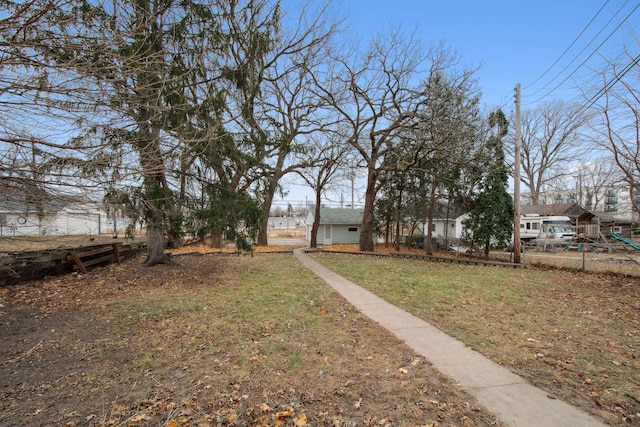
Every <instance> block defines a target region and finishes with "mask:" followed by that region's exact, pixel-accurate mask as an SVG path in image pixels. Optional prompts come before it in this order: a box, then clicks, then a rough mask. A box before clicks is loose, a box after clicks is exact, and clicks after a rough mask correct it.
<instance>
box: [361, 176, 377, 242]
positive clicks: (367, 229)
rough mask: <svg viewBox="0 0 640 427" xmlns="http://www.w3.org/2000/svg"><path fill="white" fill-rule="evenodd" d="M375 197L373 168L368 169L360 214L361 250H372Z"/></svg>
mask: <svg viewBox="0 0 640 427" xmlns="http://www.w3.org/2000/svg"><path fill="white" fill-rule="evenodd" d="M375 197H376V175H375V170H373V169H369V176H368V178H367V189H366V191H365V194H364V212H363V215H362V230H361V232H360V250H361V251H363V252H372V251H373V250H374V246H373V230H374V225H375V224H374V223H375V217H374V215H373V206H374V205H373V202H374V199H375Z"/></svg>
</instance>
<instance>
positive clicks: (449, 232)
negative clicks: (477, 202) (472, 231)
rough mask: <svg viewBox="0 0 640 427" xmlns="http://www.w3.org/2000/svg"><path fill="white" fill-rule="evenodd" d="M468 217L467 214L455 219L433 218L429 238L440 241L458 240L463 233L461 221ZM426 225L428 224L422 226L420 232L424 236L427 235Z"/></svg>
mask: <svg viewBox="0 0 640 427" xmlns="http://www.w3.org/2000/svg"><path fill="white" fill-rule="evenodd" d="M468 216H469V215H468V214H463V215H460V216H459V217H457V218H449V219H444V218H434V219H433V224H432V226H431V237H432V238H434V239H437V240H442V241H444V240H449V241H451V240H453V239H460V238H461V237H462V232H463V231H464V226H463V224H462V221H464V220H465V219H466V218H467V217H468ZM427 224H428V223H425V224H423V225H422V232H423V234H424V235H425V236H426V235H427V229H426V228H427Z"/></svg>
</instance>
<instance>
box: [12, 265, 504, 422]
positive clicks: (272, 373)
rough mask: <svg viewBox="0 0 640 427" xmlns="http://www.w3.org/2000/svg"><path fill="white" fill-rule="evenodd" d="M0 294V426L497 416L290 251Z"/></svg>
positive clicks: (116, 270)
mask: <svg viewBox="0 0 640 427" xmlns="http://www.w3.org/2000/svg"><path fill="white" fill-rule="evenodd" d="M175 260H176V264H174V265H159V266H155V267H152V268H144V267H142V266H141V265H140V261H141V260H128V261H127V262H125V263H123V264H119V265H118V264H111V265H108V266H106V267H103V268H97V269H94V270H91V271H89V272H88V274H85V275H79V274H75V275H67V276H61V277H56V278H52V279H47V280H44V281H38V282H31V283H24V284H19V285H14V286H9V287H2V288H0V342H2V346H0V425H30V426H48V425H60V426H67V427H78V426H171V427H177V426H213V425H215V426H280V425H282V426H284V425H287V426H304V425H314V426H320V425H329V426H356V425H358V426H400V425H407V426H409V425H412V426H413V425H415V426H417V425H420V426H445V425H456V426H467V427H472V426H492V425H498V426H500V425H502V424H501V423H500V422H499V421H498V420H497V419H496V418H495V416H494V415H493V414H490V413H489V412H488V411H486V410H485V409H484V408H482V407H480V406H478V404H477V403H476V402H475V401H474V400H473V398H472V397H470V396H469V395H467V394H466V393H464V392H463V391H461V390H460V389H459V387H457V386H456V384H454V383H453V382H452V381H450V380H449V379H448V378H446V377H443V376H442V375H441V374H440V373H438V372H437V371H436V370H434V369H433V368H432V367H431V366H430V365H429V364H428V363H427V362H426V361H425V360H424V359H423V358H421V357H418V356H416V355H415V353H413V352H412V351H411V350H410V349H409V348H408V347H407V346H405V345H404V344H403V343H402V342H400V341H399V340H398V339H396V338H395V337H394V336H393V335H392V334H390V333H389V332H388V331H386V330H384V329H382V328H381V327H380V326H379V325H378V324H376V323H374V322H373V321H371V320H369V319H367V318H366V317H364V316H363V315H362V314H361V313H359V312H358V311H357V310H355V309H354V308H353V307H352V306H351V305H350V304H348V303H347V302H346V301H345V300H344V299H343V298H342V297H340V296H339V295H338V294H337V293H336V292H335V291H333V289H331V288H330V287H329V286H327V285H326V284H325V283H324V282H323V281H321V280H320V279H318V278H317V277H315V276H314V275H313V274H312V273H311V272H310V271H308V270H307V269H305V268H304V267H303V266H302V264H301V263H299V262H298V261H297V259H296V258H294V257H293V256H292V255H291V254H256V255H255V256H253V257H250V256H240V257H238V256H221V255H204V256H203V255H186V256H179V257H175Z"/></svg>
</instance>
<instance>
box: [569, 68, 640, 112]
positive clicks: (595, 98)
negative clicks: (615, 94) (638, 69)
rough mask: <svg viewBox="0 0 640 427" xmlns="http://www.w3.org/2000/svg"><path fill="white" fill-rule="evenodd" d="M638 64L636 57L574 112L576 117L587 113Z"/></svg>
mask: <svg viewBox="0 0 640 427" xmlns="http://www.w3.org/2000/svg"><path fill="white" fill-rule="evenodd" d="M639 63H640V55H638V56H636V57H635V59H634V60H633V61H631V62H630V63H629V64H628V65H627V66H626V67H624V69H623V70H622V72H621V73H620V74H618V75H616V76H615V78H614V79H613V80H612V81H610V82H609V83H606V84H605V85H604V86H603V87H602V88H601V89H600V90H599V91H598V92H596V93H595V94H594V95H593V96H592V97H591V99H589V101H587V103H586V104H584V105H583V106H582V107H581V108H579V109H578V110H577V112H576V114H577V115H580V114H582V113H584V112H585V111H587V110H588V109H589V108H591V106H592V105H593V104H595V103H596V102H597V101H598V100H599V99H600V98H601V97H602V96H603V95H604V94H605V93H607V92H608V91H609V90H610V89H611V88H612V87H613V86H614V85H615V84H616V83H618V82H619V81H620V80H621V79H622V78H623V77H624V76H625V74H627V73H628V72H629V71H631V70H632V69H633V67H635V66H636V65H638V64H639Z"/></svg>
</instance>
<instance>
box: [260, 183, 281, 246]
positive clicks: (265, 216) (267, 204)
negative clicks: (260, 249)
mask: <svg viewBox="0 0 640 427" xmlns="http://www.w3.org/2000/svg"><path fill="white" fill-rule="evenodd" d="M276 182H277V181H276ZM275 188H276V187H275V185H274V186H273V188H272V187H271V186H268V187H267V189H266V191H265V197H264V204H263V205H262V219H261V220H260V230H258V241H257V243H256V244H257V245H258V246H269V240H268V237H267V233H268V231H269V211H271V204H272V203H273V194H274V193H275Z"/></svg>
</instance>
